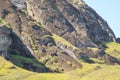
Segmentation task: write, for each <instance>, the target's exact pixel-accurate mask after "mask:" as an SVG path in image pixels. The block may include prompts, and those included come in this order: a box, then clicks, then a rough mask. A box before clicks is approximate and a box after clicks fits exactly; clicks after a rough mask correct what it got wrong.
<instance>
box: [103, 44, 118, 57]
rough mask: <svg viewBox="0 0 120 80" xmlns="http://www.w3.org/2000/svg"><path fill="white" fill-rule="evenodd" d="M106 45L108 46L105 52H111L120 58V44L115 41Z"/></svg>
mask: <svg viewBox="0 0 120 80" xmlns="http://www.w3.org/2000/svg"><path fill="white" fill-rule="evenodd" d="M106 46H107V47H108V48H107V49H106V50H105V52H106V53H107V54H110V55H111V56H113V57H115V58H120V44H118V43H115V42H110V43H107V44H106Z"/></svg>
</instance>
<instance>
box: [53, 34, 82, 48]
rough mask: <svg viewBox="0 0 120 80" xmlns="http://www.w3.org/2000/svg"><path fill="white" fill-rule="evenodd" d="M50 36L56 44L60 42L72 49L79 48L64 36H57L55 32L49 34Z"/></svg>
mask: <svg viewBox="0 0 120 80" xmlns="http://www.w3.org/2000/svg"><path fill="white" fill-rule="evenodd" d="M51 37H52V38H53V39H54V40H55V42H56V44H57V43H59V42H60V43H62V44H63V45H66V46H71V47H72V48H73V50H74V49H77V50H80V49H78V48H77V47H75V46H74V45H72V44H71V43H69V42H68V41H67V40H65V39H64V38H62V37H60V36H58V35H56V34H53V36H51Z"/></svg>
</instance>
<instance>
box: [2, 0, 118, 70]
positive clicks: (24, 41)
mask: <svg viewBox="0 0 120 80" xmlns="http://www.w3.org/2000/svg"><path fill="white" fill-rule="evenodd" d="M0 19H2V20H3V21H5V22H6V23H8V24H9V25H10V26H11V28H12V40H13V42H12V45H11V47H10V48H12V49H13V50H14V51H15V50H17V51H18V52H19V53H15V54H17V55H18V54H19V55H23V56H26V57H33V56H34V57H35V58H36V59H42V58H44V59H45V60H44V61H43V63H44V64H45V65H46V64H47V65H48V66H49V67H50V66H51V65H55V66H57V68H56V69H55V70H53V71H56V72H61V71H70V70H73V69H76V68H81V67H82V65H81V64H80V63H79V62H78V61H77V60H78V59H82V57H81V56H85V57H86V58H91V57H92V58H93V57H94V58H100V59H103V58H104V57H105V59H104V60H107V61H106V62H110V63H114V62H116V61H117V60H116V61H111V60H110V59H111V58H112V57H110V56H109V55H105V53H104V50H103V49H99V45H98V44H97V43H101V42H110V41H115V36H114V33H113V31H112V30H111V29H110V27H109V26H108V25H107V22H106V21H104V20H103V19H102V18H101V17H100V16H99V15H98V14H97V13H96V12H95V11H94V10H93V9H91V8H90V7H89V6H88V5H87V4H85V3H84V1H82V0H0ZM2 31H4V30H2ZM2 31H1V32H2ZM7 32H8V31H7ZM2 34H3V33H2ZM6 35H9V33H5V34H4V38H5V40H4V41H3V42H1V44H2V43H4V45H6V43H7V46H5V48H4V49H5V51H7V50H6V49H7V48H8V47H9V45H10V43H11V41H10V40H9V39H10V38H9V36H6ZM0 39H1V40H3V37H1V38H0ZM8 40H9V41H8ZM2 49H3V48H2ZM2 49H1V50H2ZM104 55H105V56H104ZM48 56H51V57H52V59H50V58H51V57H48ZM106 56H107V58H106ZM46 57H47V58H46ZM53 58H54V60H53ZM51 60H52V61H51ZM86 61H88V62H90V61H89V59H88V60H86ZM70 62H71V63H70ZM91 62H92V61H91ZM118 62H119V61H118ZM72 65H74V66H72ZM59 69H61V70H59Z"/></svg>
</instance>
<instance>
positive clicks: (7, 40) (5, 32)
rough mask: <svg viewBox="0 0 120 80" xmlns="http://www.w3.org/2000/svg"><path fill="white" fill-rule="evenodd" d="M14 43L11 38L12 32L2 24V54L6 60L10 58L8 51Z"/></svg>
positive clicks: (0, 38) (0, 35)
mask: <svg viewBox="0 0 120 80" xmlns="http://www.w3.org/2000/svg"><path fill="white" fill-rule="evenodd" d="M11 43H12V39H11V37H10V30H9V29H8V28H7V27H5V26H4V25H1V24H0V54H1V55H2V56H3V57H4V58H8V53H7V49H8V48H9V46H10V45H11Z"/></svg>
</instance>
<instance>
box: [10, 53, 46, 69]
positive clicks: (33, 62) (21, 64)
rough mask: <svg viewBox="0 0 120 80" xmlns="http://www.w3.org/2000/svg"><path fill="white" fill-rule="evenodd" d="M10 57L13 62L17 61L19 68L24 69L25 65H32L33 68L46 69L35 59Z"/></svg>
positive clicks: (17, 56)
mask: <svg viewBox="0 0 120 80" xmlns="http://www.w3.org/2000/svg"><path fill="white" fill-rule="evenodd" d="M10 57H11V59H12V60H13V61H15V64H16V65H17V66H19V67H24V64H25V63H28V64H31V66H35V67H38V68H43V69H44V66H43V65H42V64H41V63H40V62H39V61H37V60H36V59H34V58H27V57H23V56H19V55H10Z"/></svg>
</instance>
